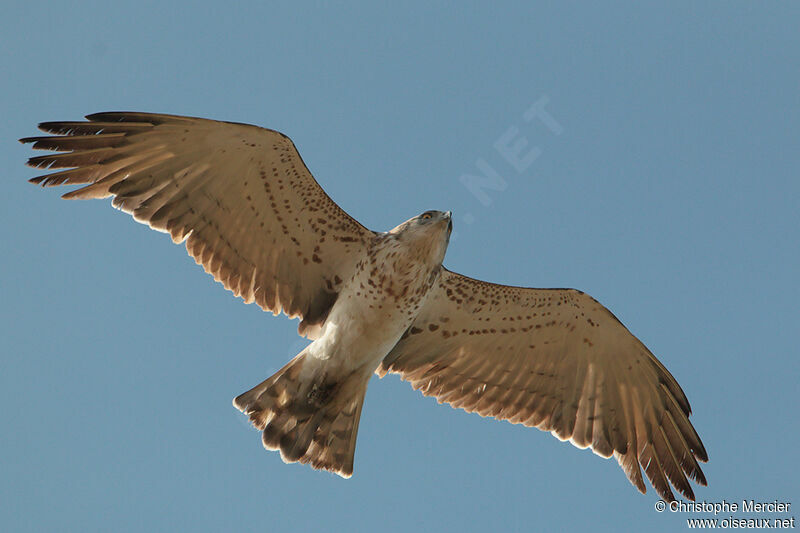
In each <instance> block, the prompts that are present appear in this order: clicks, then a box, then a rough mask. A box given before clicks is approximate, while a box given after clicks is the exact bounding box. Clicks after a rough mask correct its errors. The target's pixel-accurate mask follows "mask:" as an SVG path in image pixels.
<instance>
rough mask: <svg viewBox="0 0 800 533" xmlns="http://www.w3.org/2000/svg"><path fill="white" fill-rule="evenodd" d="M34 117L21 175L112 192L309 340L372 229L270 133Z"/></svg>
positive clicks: (204, 124)
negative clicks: (31, 171)
mask: <svg viewBox="0 0 800 533" xmlns="http://www.w3.org/2000/svg"><path fill="white" fill-rule="evenodd" d="M86 118H87V119H88V121H87V122H45V123H42V124H40V125H39V127H40V129H42V130H43V131H46V132H48V133H52V134H55V135H54V136H47V137H30V138H26V139H21V141H22V142H32V143H33V147H34V148H39V149H46V150H54V151H59V152H65V153H58V154H48V155H43V156H39V157H33V158H31V159H30V160H29V161H28V164H29V165H31V166H33V167H38V168H49V169H56V168H67V169H70V170H63V171H58V172H54V173H50V174H47V175H44V176H39V177H37V178H33V179H32V180H31V181H32V182H34V183H40V184H41V185H43V186H54V185H76V184H79V185H83V187H81V188H79V189H77V190H73V191H72V192H69V193H67V194H65V195H64V197H65V198H105V197H108V196H113V197H114V199H113V204H114V206H115V207H118V208H120V209H122V210H123V211H126V212H128V213H131V214H132V215H133V217H134V218H135V219H136V220H137V221H139V222H142V223H146V224H148V225H149V226H150V227H152V228H154V229H157V230H160V231H164V232H167V233H169V234H170V235H171V236H172V239H173V240H174V241H175V242H176V243H178V242H182V241H184V240H185V241H186V249H187V250H188V251H189V254H191V256H192V257H193V258H194V259H195V260H196V261H197V262H198V263H199V264H202V265H203V267H204V268H205V270H206V271H207V272H209V273H210V274H212V275H213V276H214V278H215V279H216V280H217V281H219V282H221V283H222V284H223V285H224V286H225V287H226V288H227V289H229V290H231V291H232V292H233V293H234V294H235V295H237V296H240V297H242V298H243V299H244V300H245V301H246V302H248V303H249V302H256V303H257V304H258V305H259V306H261V307H262V308H263V309H265V310H269V311H272V312H273V313H275V314H277V313H279V312H284V313H286V314H287V315H289V316H291V317H301V318H302V319H303V321H302V322H301V324H300V332H301V334H305V335H307V336H310V337H312V338H313V337H314V336H315V334H316V331H317V326H318V325H319V324H320V323H321V322H323V321H324V320H325V317H326V316H327V313H328V311H329V310H330V307H331V306H332V305H333V302H334V301H335V300H336V294H337V289H338V287H339V285H340V284H341V283H342V281H343V280H342V278H344V277H345V275H346V273H349V272H350V271H351V269H352V267H353V265H354V264H355V263H356V261H357V260H358V256H359V255H360V253H359V252H361V251H363V250H364V249H365V247H366V246H367V245H368V242H369V241H370V240H371V239H372V237H373V236H374V234H373V232H371V231H369V230H368V229H366V228H364V227H363V226H362V225H361V224H359V223H358V222H356V221H355V220H354V219H353V218H351V217H350V216H349V215H348V214H347V213H345V212H344V211H343V210H342V209H341V208H339V207H338V206H337V205H336V204H335V203H334V202H333V201H332V200H331V199H330V198H329V197H328V196H327V195H326V194H325V192H324V191H323V190H322V188H321V187H320V186H319V184H317V182H316V181H315V180H314V177H313V176H312V175H311V173H310V172H309V171H308V169H307V168H306V166H305V164H304V163H303V161H302V159H301V158H300V155H299V154H298V153H297V150H296V149H295V147H294V144H292V141H291V140H290V139H289V138H288V137H286V136H284V135H283V134H281V133H278V132H275V131H271V130H267V129H263V128H258V127H256V126H250V125H246V124H235V123H229V122H217V121H213V120H205V119H199V118H190V117H179V116H172V115H157V114H150V113H126V112H120V113H116V112H114V113H97V114H94V115H89V116H88V117H86Z"/></svg>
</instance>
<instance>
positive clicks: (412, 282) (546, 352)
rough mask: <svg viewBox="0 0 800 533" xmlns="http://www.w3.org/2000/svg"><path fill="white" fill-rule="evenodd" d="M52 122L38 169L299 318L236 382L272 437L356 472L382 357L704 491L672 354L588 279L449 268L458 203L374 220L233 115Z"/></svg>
mask: <svg viewBox="0 0 800 533" xmlns="http://www.w3.org/2000/svg"><path fill="white" fill-rule="evenodd" d="M86 118H87V119H88V120H87V121H78V122H44V123H42V124H39V128H40V129H42V130H43V131H45V132H47V133H50V134H53V135H52V136H45V137H29V138H25V139H21V141H22V142H25V143H33V148H38V149H45V150H52V151H56V152H60V153H55V154H54V153H49V154H47V155H41V156H38V157H33V158H31V159H30V160H29V161H28V164H29V165H30V166H33V167H37V168H47V169H67V170H59V171H55V172H50V173H48V174H46V175H43V176H39V177H36V178H33V179H31V180H30V181H32V182H33V183H38V184H41V185H42V186H55V185H81V187H80V188H78V189H76V190H72V191H71V192H68V193H66V194H65V195H64V198H80V199H85V198H106V197H109V196H111V197H112V198H113V200H112V203H113V205H114V206H115V207H117V208H119V209H121V210H123V211H125V212H127V213H130V214H132V215H133V217H134V219H135V220H137V221H139V222H142V223H145V224H148V225H149V226H150V227H151V228H153V229H156V230H159V231H163V232H166V233H169V234H170V236H171V237H172V240H173V241H174V242H176V243H181V242H185V243H186V249H187V250H188V252H189V254H190V255H191V256H192V257H193V258H194V259H195V260H196V261H197V263H198V264H201V265H202V266H203V268H204V269H205V270H206V272H208V273H210V274H211V275H213V276H214V279H216V280H217V281H219V282H220V283H222V284H223V285H224V286H225V288H226V289H228V290H230V291H231V292H233V293H234V294H235V295H236V296H239V297H241V298H242V299H243V300H244V301H245V302H247V303H251V302H255V303H256V304H258V305H259V306H260V307H261V308H262V309H264V310H266V311H272V312H273V313H274V314H278V313H281V312H282V313H284V314H286V315H288V316H289V317H299V318H301V322H300V325H299V333H300V334H301V335H304V336H306V337H308V338H309V339H312V340H313V342H312V343H311V344H309V345H308V346H307V347H306V348H305V349H304V350H303V351H302V352H300V353H299V354H298V355H297V356H296V357H294V358H293V359H292V360H291V361H290V362H289V363H288V364H287V365H286V366H284V367H283V368H282V369H281V370H279V371H278V372H277V373H276V374H275V375H274V376H272V377H270V378H269V379H267V380H266V381H264V382H262V383H261V384H259V385H257V386H255V387H254V388H253V389H251V390H249V391H247V392H245V393H244V394H242V395H240V396H238V397H237V398H235V399H234V401H233V403H234V405H235V406H236V407H237V408H238V409H239V410H241V411H242V412H243V413H245V414H246V415H247V416H249V417H250V420H251V421H252V423H253V425H255V427H256V428H258V429H259V430H261V431H262V440H263V443H264V446H265V447H266V448H267V449H270V450H280V454H281V458H282V459H283V460H284V461H286V462H295V461H300V462H301V463H308V464H310V465H311V466H312V467H314V468H318V469H324V470H330V471H332V472H336V473H337V474H339V475H341V476H343V477H349V476H350V475H352V473H353V456H354V452H355V443H356V434H357V432H358V422H359V417H360V415H361V407H362V404H363V402H364V393H365V392H366V389H367V383H368V381H369V378H370V376H371V375H372V373H373V372H376V373H377V374H378V375H380V376H384V375H385V374H387V373H389V372H393V373H397V374H400V377H401V378H402V379H404V380H407V381H409V382H410V383H411V385H412V386H413V387H414V388H415V389H417V390H420V391H421V392H422V393H423V394H425V395H428V396H434V397H436V398H437V399H438V400H439V402H446V403H448V404H450V405H452V406H453V407H458V408H461V409H464V410H466V411H468V412H476V413H478V414H480V415H481V416H492V417H495V418H498V419H501V420H508V421H509V422H511V423H514V424H524V425H526V426H535V427H537V428H539V429H542V430H544V431H549V432H551V433H552V434H553V435H555V436H556V437H558V438H559V439H561V440H569V441H570V442H572V443H573V444H574V445H575V446H577V447H579V448H586V447H590V448H591V449H592V450H593V451H594V452H595V453H596V454H598V455H600V456H603V457H611V456H613V457H614V458H615V459H616V460H617V461H618V462H619V464H620V466H621V467H622V469H623V470H624V471H625V474H626V475H627V476H628V479H629V480H630V481H631V483H633V485H634V486H636V488H638V489H639V490H640V491H641V492H645V491H646V488H645V484H644V481H643V478H642V472H641V469H640V466H641V468H643V469H644V472H645V474H646V476H647V477H648V479H649V480H650V482H651V483H652V485H653V487H654V488H655V490H656V491H657V492H658V494H659V495H660V496H661V497H662V498H663V499H665V500H673V499H674V496H673V493H672V490H671V488H670V484H671V485H672V486H674V487H675V488H676V489H677V490H678V491H680V493H681V494H682V495H683V496H685V497H686V498H689V499H694V493H693V491H692V487H691V485H690V483H689V481H688V479H687V478H691V479H693V480H695V481H696V482H697V483H699V484H701V485H705V484H706V480H705V476H704V475H703V472H702V470H701V469H700V466H699V465H698V461H707V460H708V456H707V454H706V450H705V448H704V447H703V444H702V442H701V441H700V438H699V436H698V434H697V432H696V431H695V429H694V428H693V427H692V424H691V423H690V422H689V414H690V413H691V409H690V407H689V402H688V401H687V399H686V396H685V395H684V393H683V391H682V390H681V387H680V386H679V385H678V383H677V381H675V378H673V377H672V375H671V374H670V373H669V371H667V369H666V368H665V367H664V365H662V364H661V362H659V361H658V359H656V358H655V356H654V355H653V354H652V353H650V351H649V350H648V349H647V348H646V347H645V346H644V344H642V343H641V342H640V341H639V340H638V339H637V338H636V337H634V336H633V335H632V334H631V333H630V332H629V331H628V330H627V329H626V328H625V326H624V325H622V323H621V322H620V321H619V320H617V318H616V317H615V316H614V315H613V314H611V312H610V311H608V310H607V309H606V308H605V307H603V306H602V305H601V304H600V303H598V302H597V301H596V300H595V299H593V298H592V297H590V296H589V295H587V294H584V293H583V292H581V291H577V290H573V289H533V288H521V287H509V286H505V285H497V284H494V283H488V282H485V281H478V280H475V279H472V278H468V277H466V276H462V275H461V274H456V273H454V272H451V271H449V270H447V269H446V268H444V267H443V266H442V261H443V259H444V255H445V251H446V250H447V245H448V241H449V237H450V232H451V230H452V227H453V225H452V220H451V217H450V212H441V211H426V212H425V213H422V214H421V215H419V216H416V217H414V218H412V219H410V220H407V221H406V222H403V223H402V224H400V225H399V226H397V227H395V228H394V229H392V230H390V231H387V232H374V231H371V230H368V229H367V228H365V227H364V226H362V225H361V224H359V223H358V222H357V221H356V220H354V219H353V218H352V217H350V216H349V215H348V214H347V213H345V212H344V211H343V210H342V209H341V208H339V207H338V206H337V205H336V204H335V203H334V202H333V201H332V200H331V199H330V198H329V197H328V196H327V195H326V194H325V192H324V191H323V190H322V188H320V186H319V184H318V183H317V182H316V181H315V180H314V178H313V176H312V175H311V173H310V172H309V171H308V169H307V168H306V166H305V165H304V163H303V160H302V159H301V158H300V155H299V154H298V152H297V150H296V148H295V146H294V144H293V143H292V141H291V140H290V139H289V138H288V137H286V136H285V135H283V134H281V133H278V132H276V131H272V130H268V129H263V128H259V127H256V126H250V125H246V124H237V123H230V122H217V121H213V120H205V119H200V118H190V117H181V116H173V115H159V114H150V113H129V112H110V113H97V114H94V115H89V116H88V117H86Z"/></svg>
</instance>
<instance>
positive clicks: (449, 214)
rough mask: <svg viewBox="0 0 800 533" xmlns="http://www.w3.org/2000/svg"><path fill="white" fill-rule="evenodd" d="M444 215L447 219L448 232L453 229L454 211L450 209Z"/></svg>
mask: <svg viewBox="0 0 800 533" xmlns="http://www.w3.org/2000/svg"><path fill="white" fill-rule="evenodd" d="M444 217H445V219H446V220H447V231H448V232H451V231H453V213H452V212H451V211H448V212H447V213H445V214H444Z"/></svg>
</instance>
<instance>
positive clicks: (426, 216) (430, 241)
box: [389, 211, 453, 263]
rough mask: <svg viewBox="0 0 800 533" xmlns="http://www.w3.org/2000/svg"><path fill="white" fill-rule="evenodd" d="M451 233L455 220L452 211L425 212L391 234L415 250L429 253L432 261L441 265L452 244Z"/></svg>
mask: <svg viewBox="0 0 800 533" xmlns="http://www.w3.org/2000/svg"><path fill="white" fill-rule="evenodd" d="M451 231H453V219H452V215H451V213H450V211H425V212H424V213H422V214H421V215H417V216H415V217H414V218H411V219H409V220H406V221H405V222H403V223H402V224H400V225H399V226H397V227H396V228H394V229H393V230H391V231H390V232H389V233H390V234H391V235H394V236H395V237H396V238H397V239H398V240H400V241H402V242H405V243H407V244H408V245H410V246H411V247H413V248H416V249H418V250H420V251H427V252H428V254H429V256H432V257H431V259H432V260H434V261H436V262H439V263H441V262H442V260H444V253H445V251H446V250H447V244H448V243H449V242H450V232H451Z"/></svg>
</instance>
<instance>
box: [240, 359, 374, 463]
mask: <svg viewBox="0 0 800 533" xmlns="http://www.w3.org/2000/svg"><path fill="white" fill-rule="evenodd" d="M305 362H306V355H305V354H304V353H300V354H299V355H298V356H297V357H295V358H294V359H292V360H291V361H290V362H289V364H287V365H286V366H284V367H283V368H282V369H280V370H279V371H278V372H277V373H276V374H275V375H273V376H272V377H270V378H269V379H267V380H266V381H264V382H262V383H261V384H259V385H258V386H256V387H254V388H253V389H251V390H249V391H247V392H245V393H244V394H242V395H240V396H238V397H236V398H235V399H234V400H233V405H234V406H235V407H236V408H237V409H239V410H240V411H242V412H243V413H244V414H246V415H248V416H249V417H250V421H251V422H252V423H253V425H254V426H255V427H256V428H258V429H259V430H261V431H262V432H263V433H262V442H263V443H264V447H265V448H266V449H268V450H280V452H281V459H283V461H284V462H286V463H294V462H300V463H305V464H309V465H311V466H312V467H313V468H316V469H320V470H328V471H331V472H335V473H336V474H339V475H340V476H342V477H344V478H349V477H350V476H351V475H353V456H354V455H355V449H356V436H357V434H358V422H359V418H360V417H361V406H362V405H363V404H364V395H365V393H366V391H367V382H368V377H366V378H362V377H361V376H360V375H359V374H352V375H350V376H347V377H345V378H342V379H341V380H340V381H329V380H326V376H325V374H324V373H323V374H322V375H321V376H320V377H318V378H312V379H307V378H306V379H302V378H301V370H302V368H303V365H304V363H305ZM312 375H313V374H312Z"/></svg>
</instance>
